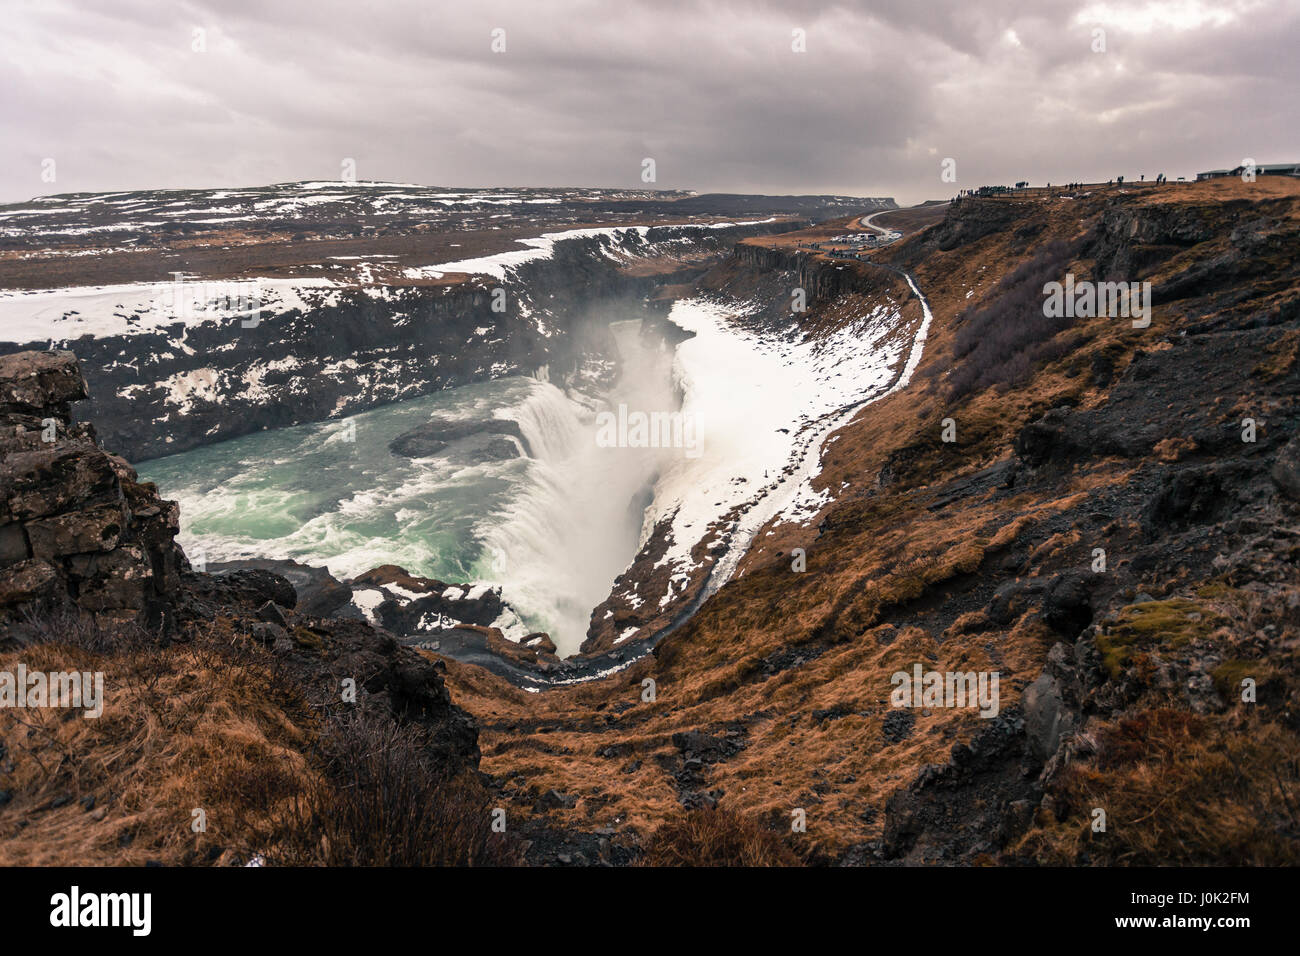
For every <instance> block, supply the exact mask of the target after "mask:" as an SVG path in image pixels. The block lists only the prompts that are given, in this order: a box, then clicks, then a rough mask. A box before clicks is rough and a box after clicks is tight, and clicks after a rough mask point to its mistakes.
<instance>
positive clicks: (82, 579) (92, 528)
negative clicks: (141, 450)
mask: <svg viewBox="0 0 1300 956" xmlns="http://www.w3.org/2000/svg"><path fill="white" fill-rule="evenodd" d="M85 397H86V382H85V379H84V378H83V377H82V374H81V370H80V368H79V366H78V364H77V361H76V359H75V358H74V357H73V355H72V354H71V353H70V352H22V353H18V354H15V355H6V356H2V357H0V452H2V453H3V456H4V458H3V464H2V465H0V620H9V621H12V620H17V619H19V618H21V617H22V616H23V615H24V614H29V613H34V612H38V611H41V610H50V609H54V608H72V607H75V608H79V609H81V610H84V611H87V612H91V613H94V614H96V615H104V616H106V617H109V618H112V619H115V620H122V621H127V620H131V621H141V622H144V623H148V624H150V625H158V624H164V623H165V622H166V619H167V618H168V617H169V614H170V610H171V605H172V603H173V598H174V595H175V592H176V589H177V588H178V586H179V583H180V574H181V572H182V571H183V570H185V569H187V568H188V564H187V562H186V560H185V556H184V554H183V552H182V551H181V549H180V548H179V547H178V546H177V545H176V543H175V540H174V539H175V535H176V532H177V531H178V529H179V513H178V509H177V506H176V503H175V502H171V501H165V500H163V499H162V498H161V497H159V495H158V493H157V489H155V488H154V486H153V485H152V484H149V483H147V482H146V483H141V482H140V481H138V480H137V476H136V473H135V471H134V469H132V468H131V466H130V465H129V464H127V463H126V461H124V460H123V459H122V458H119V457H118V456H116V455H113V454H110V453H108V452H106V451H104V450H103V449H102V448H100V447H99V445H98V443H97V442H96V440H95V432H94V429H93V428H92V427H91V426H89V425H87V424H84V423H78V424H74V423H73V421H72V417H71V410H70V406H71V404H72V403H73V402H76V401H80V400H81V399H84V398H85Z"/></svg>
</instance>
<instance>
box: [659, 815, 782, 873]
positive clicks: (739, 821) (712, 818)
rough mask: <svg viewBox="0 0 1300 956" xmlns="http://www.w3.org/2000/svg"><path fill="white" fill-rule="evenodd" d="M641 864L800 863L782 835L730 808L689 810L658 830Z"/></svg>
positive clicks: (779, 864) (774, 864)
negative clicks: (782, 840) (784, 841)
mask: <svg viewBox="0 0 1300 956" xmlns="http://www.w3.org/2000/svg"><path fill="white" fill-rule="evenodd" d="M639 863H640V864H641V865H642V866H798V865H799V863H800V860H799V858H798V857H797V856H795V854H794V852H793V851H792V850H790V849H789V848H788V847H787V846H785V845H784V844H783V843H782V842H781V839H780V837H778V836H777V835H776V833H774V832H773V831H771V830H768V829H765V828H764V827H762V826H761V825H760V824H759V823H758V822H757V821H756V820H754V819H753V818H752V817H747V816H744V815H742V814H739V813H735V812H733V811H731V810H724V809H722V808H717V809H713V810H690V811H688V812H686V813H683V814H681V815H680V816H678V817H676V818H675V819H672V820H669V821H668V822H666V823H664V824H663V825H662V826H661V827H659V829H657V830H655V832H654V834H653V835H652V836H651V838H650V840H649V843H648V845H647V846H646V850H645V854H644V856H642V857H641V859H640V860H639Z"/></svg>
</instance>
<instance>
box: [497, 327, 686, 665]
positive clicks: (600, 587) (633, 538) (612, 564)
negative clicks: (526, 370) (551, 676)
mask: <svg viewBox="0 0 1300 956" xmlns="http://www.w3.org/2000/svg"><path fill="white" fill-rule="evenodd" d="M639 325H640V323H638V322H619V323H614V324H613V325H612V326H611V328H612V330H613V331H614V334H615V337H616V341H617V342H618V345H619V350H620V354H621V356H622V369H623V371H622V376H621V378H620V381H619V383H618V385H617V386H616V387H615V388H614V389H613V391H612V392H611V394H610V395H609V396H608V397H607V401H608V403H609V404H610V405H612V406H614V407H617V406H618V405H619V404H622V405H626V406H627V407H629V408H632V409H637V410H642V411H647V412H649V411H671V410H673V409H674V408H675V407H676V397H675V395H674V393H673V389H672V380H671V361H672V356H671V353H670V352H668V351H667V350H666V349H660V348H655V347H653V346H651V347H647V346H646V345H645V343H644V342H643V341H642V339H641V336H640V334H639ZM498 414H500V415H502V416H503V417H509V418H512V419H514V420H515V421H517V422H518V423H519V427H520V430H521V431H522V432H523V434H524V436H525V438H527V440H528V443H529V445H530V446H531V447H532V451H533V455H534V460H533V461H532V462H530V463H529V467H530V469H531V474H530V477H531V479H532V480H530V481H529V482H527V483H526V484H525V485H524V486H523V487H522V490H521V491H520V493H519V495H518V496H517V497H515V498H514V499H513V500H512V501H511V502H510V503H509V504H508V506H507V507H506V508H504V509H502V511H500V512H498V513H496V514H493V515H492V516H490V517H489V518H488V519H487V520H486V521H485V522H484V524H483V526H482V527H481V529H480V530H481V534H482V539H483V541H484V544H485V546H486V547H487V549H488V551H489V554H490V556H491V563H490V574H489V575H487V576H488V577H490V578H491V579H492V580H497V581H501V582H503V586H504V592H503V593H504V596H505V597H506V599H507V600H508V601H510V602H511V603H513V604H515V605H516V606H518V607H521V608H527V609H529V611H530V612H532V613H531V616H532V617H533V618H534V619H540V620H542V621H545V622H546V623H547V625H548V626H549V629H550V634H551V638H552V640H554V641H555V644H556V647H557V648H558V650H559V652H560V654H561V655H567V654H571V653H574V652H575V651H577V649H578V647H579V645H581V643H582V641H583V640H584V638H585V637H586V632H587V626H588V624H589V622H590V618H591V609H592V608H593V607H595V606H596V605H598V604H600V603H601V602H602V601H604V599H605V597H606V596H607V595H608V594H609V590H610V587H611V585H612V583H613V579H614V577H615V576H617V575H618V574H619V573H620V572H621V571H623V570H624V568H626V567H627V565H628V563H629V562H630V561H631V559H632V558H633V556H634V555H635V554H636V550H637V547H638V544H639V542H640V539H641V534H642V524H643V521H644V509H643V508H642V507H640V506H638V505H637V504H636V502H637V501H638V500H639V499H640V498H641V497H642V495H643V493H644V492H645V491H646V490H647V489H648V488H649V487H650V486H651V484H652V483H653V481H654V479H655V476H656V474H657V473H658V470H659V468H660V466H661V464H662V461H663V459H664V456H665V455H666V454H668V453H669V452H668V450H666V449H660V448H635V447H617V446H614V447H602V446H601V445H600V444H598V442H597V427H596V415H595V414H594V413H593V412H592V411H591V410H589V409H588V408H586V407H584V406H583V405H582V404H580V403H578V402H575V401H572V400H570V399H569V398H567V397H566V396H565V394H564V393H563V392H561V391H560V390H559V389H558V388H556V387H555V386H554V385H551V384H549V383H545V382H537V383H535V385H534V387H533V391H532V393H531V394H530V396H529V398H528V400H527V401H525V402H523V403H522V404H521V405H518V406H516V407H514V408H511V409H508V410H503V411H502V412H499V413H498Z"/></svg>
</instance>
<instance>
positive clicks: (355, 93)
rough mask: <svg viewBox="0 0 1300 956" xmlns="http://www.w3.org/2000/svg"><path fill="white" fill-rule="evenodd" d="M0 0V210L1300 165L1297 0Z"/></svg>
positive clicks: (936, 193) (1042, 177)
mask: <svg viewBox="0 0 1300 956" xmlns="http://www.w3.org/2000/svg"><path fill="white" fill-rule="evenodd" d="M0 14H2V15H3V20H0V23H3V26H0V127H2V129H3V137H2V138H0V201H6V202H12V201H17V200H23V199H27V198H30V197H32V196H36V195H43V194H47V193H56V192H75V191H82V190H117V189H135V188H143V187H172V186H200V187H206V186H246V185H260V184H265V183H273V182H285V181H291V180H302V179H338V178H340V176H341V174H342V169H343V163H344V161H345V160H346V159H349V158H350V159H354V160H355V162H356V175H357V177H358V178H359V179H374V180H389V181H395V182H415V183H424V184H428V185H446V186H498V185H501V186H504V185H512V186H514V185H532V186H561V185H583V186H641V185H642V181H641V174H642V161H643V159H645V158H647V157H650V158H653V159H654V160H655V170H656V174H657V178H656V182H655V183H654V184H653V185H654V186H656V187H658V188H685V189H696V190H700V191H736V192H766V193H845V194H851V195H864V196H878V195H884V196H894V197H896V198H897V199H898V200H899V201H900V202H903V203H912V202H919V201H921V200H923V199H927V198H937V197H946V196H949V195H951V194H952V193H953V192H954V191H955V190H956V189H958V188H961V187H973V186H978V185H981V184H984V183H989V182H997V183H1002V182H1013V181H1015V180H1019V179H1027V180H1030V181H1031V182H1034V183H1042V182H1045V181H1051V182H1063V181H1068V180H1072V179H1096V178H1102V179H1108V178H1110V177H1112V176H1115V175H1120V174H1124V175H1128V176H1131V177H1133V178H1136V177H1137V176H1138V175H1139V174H1141V173H1146V174H1147V176H1148V178H1150V177H1153V176H1154V175H1155V174H1157V173H1161V172H1163V173H1166V174H1167V175H1169V176H1170V178H1174V177H1176V176H1178V175H1188V176H1189V178H1190V176H1191V174H1194V173H1195V172H1197V171H1198V170H1200V169H1206V168H1210V167H1215V166H1231V165H1235V164H1237V163H1239V162H1241V161H1242V160H1243V159H1245V158H1247V157H1249V158H1251V159H1254V160H1256V161H1257V162H1282V161H1300V141H1298V140H1300V122H1297V120H1298V119H1300V108H1298V107H1297V102H1296V92H1297V90H1300V55H1298V53H1297V51H1300V0H1154V2H1150V0H1114V2H1103V3H1095V2H1091V0H1034V2H1033V3H1024V2H1022V0H897V2H895V0H883V2H861V3H845V4H841V3H834V2H812V3H803V2H786V3H762V2H754V0H749V2H734V3H733V2H716V3H687V2H675V0H603V2H595V0H587V2H579V0H557V2H547V0H519V2H490V0H475V2H472V3H471V2H463V0H462V2H455V3H450V2H440V0H409V2H407V0H387V2H379V0H375V2H367V0H353V2H335V0H289V2H276V0H222V2H212V3H205V2H193V3H177V4H171V3H159V2H157V0H97V2H91V0H87V2H70V0H0ZM496 30H501V31H504V34H503V38H504V46H505V49H504V52H494V50H493V48H492V47H493V42H494V40H493V31H496ZM1098 30H1101V31H1104V36H1103V35H1100V34H1098V33H1097V32H1096V31H1098ZM196 31H202V32H196ZM796 31H802V33H801V34H797V33H796ZM497 36H498V38H500V37H502V34H497ZM1099 40H1102V41H1104V52H1097V51H1095V49H1094V47H1097V46H1099V45H1100V43H1099ZM497 42H498V46H499V45H500V39H498V41H497ZM800 45H802V46H803V47H804V49H805V52H796V51H795V49H794V48H795V47H798V46H800ZM948 158H951V159H953V160H955V171H956V176H957V182H956V183H955V184H954V183H945V182H944V181H943V180H942V179H941V173H942V169H943V167H942V163H943V160H945V159H948ZM48 160H53V165H52V166H51V164H50V163H49V162H48ZM51 169H52V170H53V174H54V176H55V181H54V182H52V183H50V182H46V181H43V180H42V171H43V170H46V175H47V176H48V175H49V171H50V170H51Z"/></svg>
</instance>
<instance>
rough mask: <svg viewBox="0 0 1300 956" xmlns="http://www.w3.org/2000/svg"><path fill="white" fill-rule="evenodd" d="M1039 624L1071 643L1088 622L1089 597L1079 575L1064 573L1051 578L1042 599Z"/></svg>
mask: <svg viewBox="0 0 1300 956" xmlns="http://www.w3.org/2000/svg"><path fill="white" fill-rule="evenodd" d="M1043 620H1045V621H1046V622H1047V623H1048V626H1050V627H1052V628H1053V629H1054V630H1056V631H1059V632H1060V633H1061V634H1064V635H1065V636H1066V637H1068V638H1070V639H1071V640H1073V639H1074V638H1076V637H1078V635H1079V632H1080V631H1082V630H1083V629H1084V628H1085V627H1087V626H1088V624H1089V623H1091V621H1092V593H1091V589H1090V586H1089V580H1088V576H1087V574H1086V573H1085V572H1083V571H1067V572H1066V573H1064V574H1058V575H1057V576H1056V577H1054V578H1052V581H1051V583H1050V584H1049V585H1048V586H1047V593H1046V595H1045V596H1044V598H1043Z"/></svg>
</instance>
